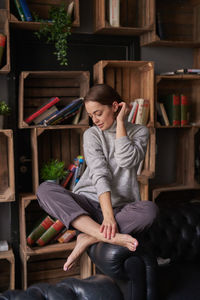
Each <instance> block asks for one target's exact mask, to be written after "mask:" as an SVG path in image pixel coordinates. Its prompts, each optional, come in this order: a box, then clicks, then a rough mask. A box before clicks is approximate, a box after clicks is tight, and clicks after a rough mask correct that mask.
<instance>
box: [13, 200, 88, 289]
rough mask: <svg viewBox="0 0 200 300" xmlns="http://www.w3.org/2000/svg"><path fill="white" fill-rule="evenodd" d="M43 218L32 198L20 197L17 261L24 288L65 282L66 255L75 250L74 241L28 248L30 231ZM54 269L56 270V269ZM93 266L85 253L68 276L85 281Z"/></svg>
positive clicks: (35, 201) (42, 213)
mask: <svg viewBox="0 0 200 300" xmlns="http://www.w3.org/2000/svg"><path fill="white" fill-rule="evenodd" d="M42 215H44V211H43V210H42V209H41V208H40V207H39V204H38V202H37V198H36V195H35V194H21V195H20V202H19V220H20V257H21V263H22V281H23V288H24V289H26V288H27V286H29V285H31V284H33V283H36V282H40V281H42V282H50V283H55V282H57V281H60V280H61V279H63V278H66V272H64V271H63V270H62V268H63V264H64V262H65V261H66V259H67V255H69V254H70V253H71V251H72V250H73V249H74V246H75V243H76V242H75V241H72V242H69V243H63V244H60V243H55V244H49V245H46V246H43V247H35V246H34V247H30V246H28V245H27V242H26V237H27V234H28V232H30V231H31V230H32V229H33V224H34V223H35V222H37V220H39V219H40V218H41V216H42ZM55 265H56V267H55ZM91 270H92V265H91V261H90V259H89V257H88V256H87V254H86V253H84V254H83V255H82V256H81V258H80V260H79V264H78V266H75V267H74V268H72V270H71V271H69V273H68V272H67V276H70V277H80V278H86V277H88V276H90V275H91Z"/></svg>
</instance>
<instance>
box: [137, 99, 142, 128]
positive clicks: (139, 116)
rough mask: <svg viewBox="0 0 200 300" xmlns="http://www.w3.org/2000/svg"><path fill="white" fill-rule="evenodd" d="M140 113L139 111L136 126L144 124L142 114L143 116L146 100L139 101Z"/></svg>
mask: <svg viewBox="0 0 200 300" xmlns="http://www.w3.org/2000/svg"><path fill="white" fill-rule="evenodd" d="M137 101H138V105H139V106H138V111H137V116H136V120H135V123H136V124H141V122H142V114H143V104H144V99H138V100H137Z"/></svg>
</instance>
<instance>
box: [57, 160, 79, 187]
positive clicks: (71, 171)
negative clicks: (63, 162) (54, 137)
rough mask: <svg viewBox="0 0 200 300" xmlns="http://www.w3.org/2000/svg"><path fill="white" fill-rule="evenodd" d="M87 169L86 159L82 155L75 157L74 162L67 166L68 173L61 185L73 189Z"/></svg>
mask: <svg viewBox="0 0 200 300" xmlns="http://www.w3.org/2000/svg"><path fill="white" fill-rule="evenodd" d="M84 170H85V159H84V157H83V156H82V155H78V156H77V157H75V158H74V161H73V163H72V164H70V165H69V167H68V168H67V175H66V177H65V179H64V180H63V182H62V183H61V185H62V186H63V187H65V188H67V189H69V190H71V191H72V190H73V188H74V187H75V185H76V184H77V182H78V181H79V179H80V177H81V175H82V174H83V172H84Z"/></svg>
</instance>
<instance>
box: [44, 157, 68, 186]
mask: <svg viewBox="0 0 200 300" xmlns="http://www.w3.org/2000/svg"><path fill="white" fill-rule="evenodd" d="M66 175H67V170H65V166H64V162H63V161H59V160H57V159H52V160H50V161H49V162H47V163H45V164H44V165H43V166H42V168H41V170H40V177H41V179H42V180H44V181H46V180H48V181H49V180H50V181H55V182H57V183H59V181H60V180H61V179H64V178H65V176H66Z"/></svg>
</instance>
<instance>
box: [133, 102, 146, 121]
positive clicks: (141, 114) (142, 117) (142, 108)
mask: <svg viewBox="0 0 200 300" xmlns="http://www.w3.org/2000/svg"><path fill="white" fill-rule="evenodd" d="M137 102H138V104H139V106H138V111H137V116H136V120H135V124H141V125H146V124H147V121H148V117H149V100H146V99H143V98H140V99H137Z"/></svg>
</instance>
